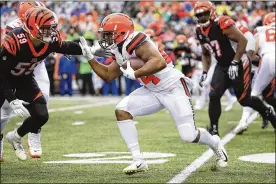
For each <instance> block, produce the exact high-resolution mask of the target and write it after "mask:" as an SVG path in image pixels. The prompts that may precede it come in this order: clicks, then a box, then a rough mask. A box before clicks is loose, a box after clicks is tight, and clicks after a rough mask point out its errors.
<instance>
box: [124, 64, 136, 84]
mask: <svg viewBox="0 0 276 184" xmlns="http://www.w3.org/2000/svg"><path fill="white" fill-rule="evenodd" d="M120 70H121V71H122V72H123V75H124V76H125V77H127V78H129V79H132V80H135V79H136V77H135V75H134V70H133V69H132V68H131V66H130V62H129V61H127V68H126V69H123V67H120Z"/></svg>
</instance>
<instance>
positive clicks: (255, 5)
mask: <svg viewBox="0 0 276 184" xmlns="http://www.w3.org/2000/svg"><path fill="white" fill-rule="evenodd" d="M42 2H44V4H45V5H46V6H47V7H48V8H49V9H50V10H52V11H54V12H55V13H56V14H57V17H58V19H59V30H60V32H61V36H62V38H63V39H64V40H70V41H76V42H78V39H79V36H84V37H85V38H86V39H87V40H89V42H90V44H91V45H92V44H94V41H95V40H97V39H99V37H98V36H99V35H98V33H97V31H98V28H99V25H100V22H101V20H102V19H103V18H104V17H105V16H106V15H108V14H110V13H113V12H122V13H126V14H128V15H129V16H131V17H132V18H133V19H134V21H135V29H136V30H141V31H142V30H144V29H146V28H149V27H150V28H152V29H154V30H155V32H156V36H157V38H156V39H157V40H159V42H162V44H163V45H164V49H165V51H166V52H167V54H168V55H169V56H170V57H171V58H172V60H173V61H174V62H175V65H177V67H178V68H181V66H180V63H179V62H178V60H179V58H177V56H176V55H175V52H174V51H175V48H176V47H177V41H176V40H175V38H176V36H177V35H179V34H184V35H186V37H187V38H189V37H193V36H194V34H195V31H194V29H195V23H196V22H195V20H194V17H193V6H194V4H195V1H192V2H184V1H179V2H154V1H141V2H139V1H118V2H71V1H42ZM18 3H19V2H16V1H13V2H12V1H8V2H5V1H4V2H3V1H2V2H0V11H1V39H2V38H3V36H4V28H5V25H7V23H9V22H11V21H12V20H14V19H16V18H17V8H18V5H19V4H18ZM214 4H215V5H216V10H217V14H218V15H222V14H224V15H229V16H231V17H232V18H233V19H234V20H236V21H237V24H243V25H245V26H247V27H249V28H250V30H253V29H254V28H255V27H256V26H260V25H261V24H262V17H263V16H264V15H265V14H266V13H267V12H271V11H273V10H274V11H275V1H266V2H263V1H242V2H237V1H235V2H232V1H227V2H221V1H215V2H214ZM71 58H72V59H71V61H74V62H68V60H67V59H66V58H65V57H61V55H60V54H53V55H51V56H49V57H48V58H47V59H46V60H45V63H46V67H47V71H48V74H49V79H50V82H51V95H57V94H61V95H66V94H69V95H74V94H82V95H85V94H91V95H104V96H107V95H113V96H117V95H122V94H126V95H128V94H129V93H130V92H131V91H132V90H134V89H135V88H137V87H139V84H138V83H137V82H136V81H130V80H128V79H124V77H120V78H118V79H116V80H115V81H112V82H111V83H110V84H105V83H104V82H103V81H101V79H99V78H98V77H97V76H96V75H95V74H94V73H93V71H92V70H91V68H90V66H89V64H88V63H87V61H86V60H85V58H84V57H71ZM98 59H99V61H101V62H103V63H106V64H109V61H108V60H106V58H98ZM198 61H200V58H199V59H198ZM61 75H69V76H71V75H72V79H73V80H72V85H73V90H74V92H73V93H71V92H70V91H66V90H64V89H63V85H62V86H60V78H61ZM66 77H67V76H66ZM69 82H70V83H71V81H69ZM66 92H67V93H66Z"/></svg>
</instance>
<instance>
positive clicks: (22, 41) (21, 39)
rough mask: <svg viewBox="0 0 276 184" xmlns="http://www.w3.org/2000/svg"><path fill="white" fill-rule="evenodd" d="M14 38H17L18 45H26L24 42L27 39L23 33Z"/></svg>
mask: <svg viewBox="0 0 276 184" xmlns="http://www.w3.org/2000/svg"><path fill="white" fill-rule="evenodd" d="M16 36H17V38H19V43H20V44H23V43H26V42H27V39H26V37H25V35H24V33H20V34H18V35H16Z"/></svg>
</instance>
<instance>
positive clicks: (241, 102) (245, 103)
mask: <svg viewBox="0 0 276 184" xmlns="http://www.w3.org/2000/svg"><path fill="white" fill-rule="evenodd" d="M239 103H240V104H241V106H243V107H244V106H249V98H244V99H242V100H239Z"/></svg>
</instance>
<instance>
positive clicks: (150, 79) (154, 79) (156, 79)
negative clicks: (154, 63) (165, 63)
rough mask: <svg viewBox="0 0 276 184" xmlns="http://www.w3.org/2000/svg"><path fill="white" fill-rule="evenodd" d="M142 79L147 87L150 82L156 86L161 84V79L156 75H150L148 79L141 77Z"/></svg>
mask: <svg viewBox="0 0 276 184" xmlns="http://www.w3.org/2000/svg"><path fill="white" fill-rule="evenodd" d="M141 79H142V81H143V83H144V84H145V85H147V84H148V83H150V82H152V83H153V84H154V85H157V84H158V83H159V82H160V79H159V78H158V77H156V76H154V75H150V76H147V77H141Z"/></svg>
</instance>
